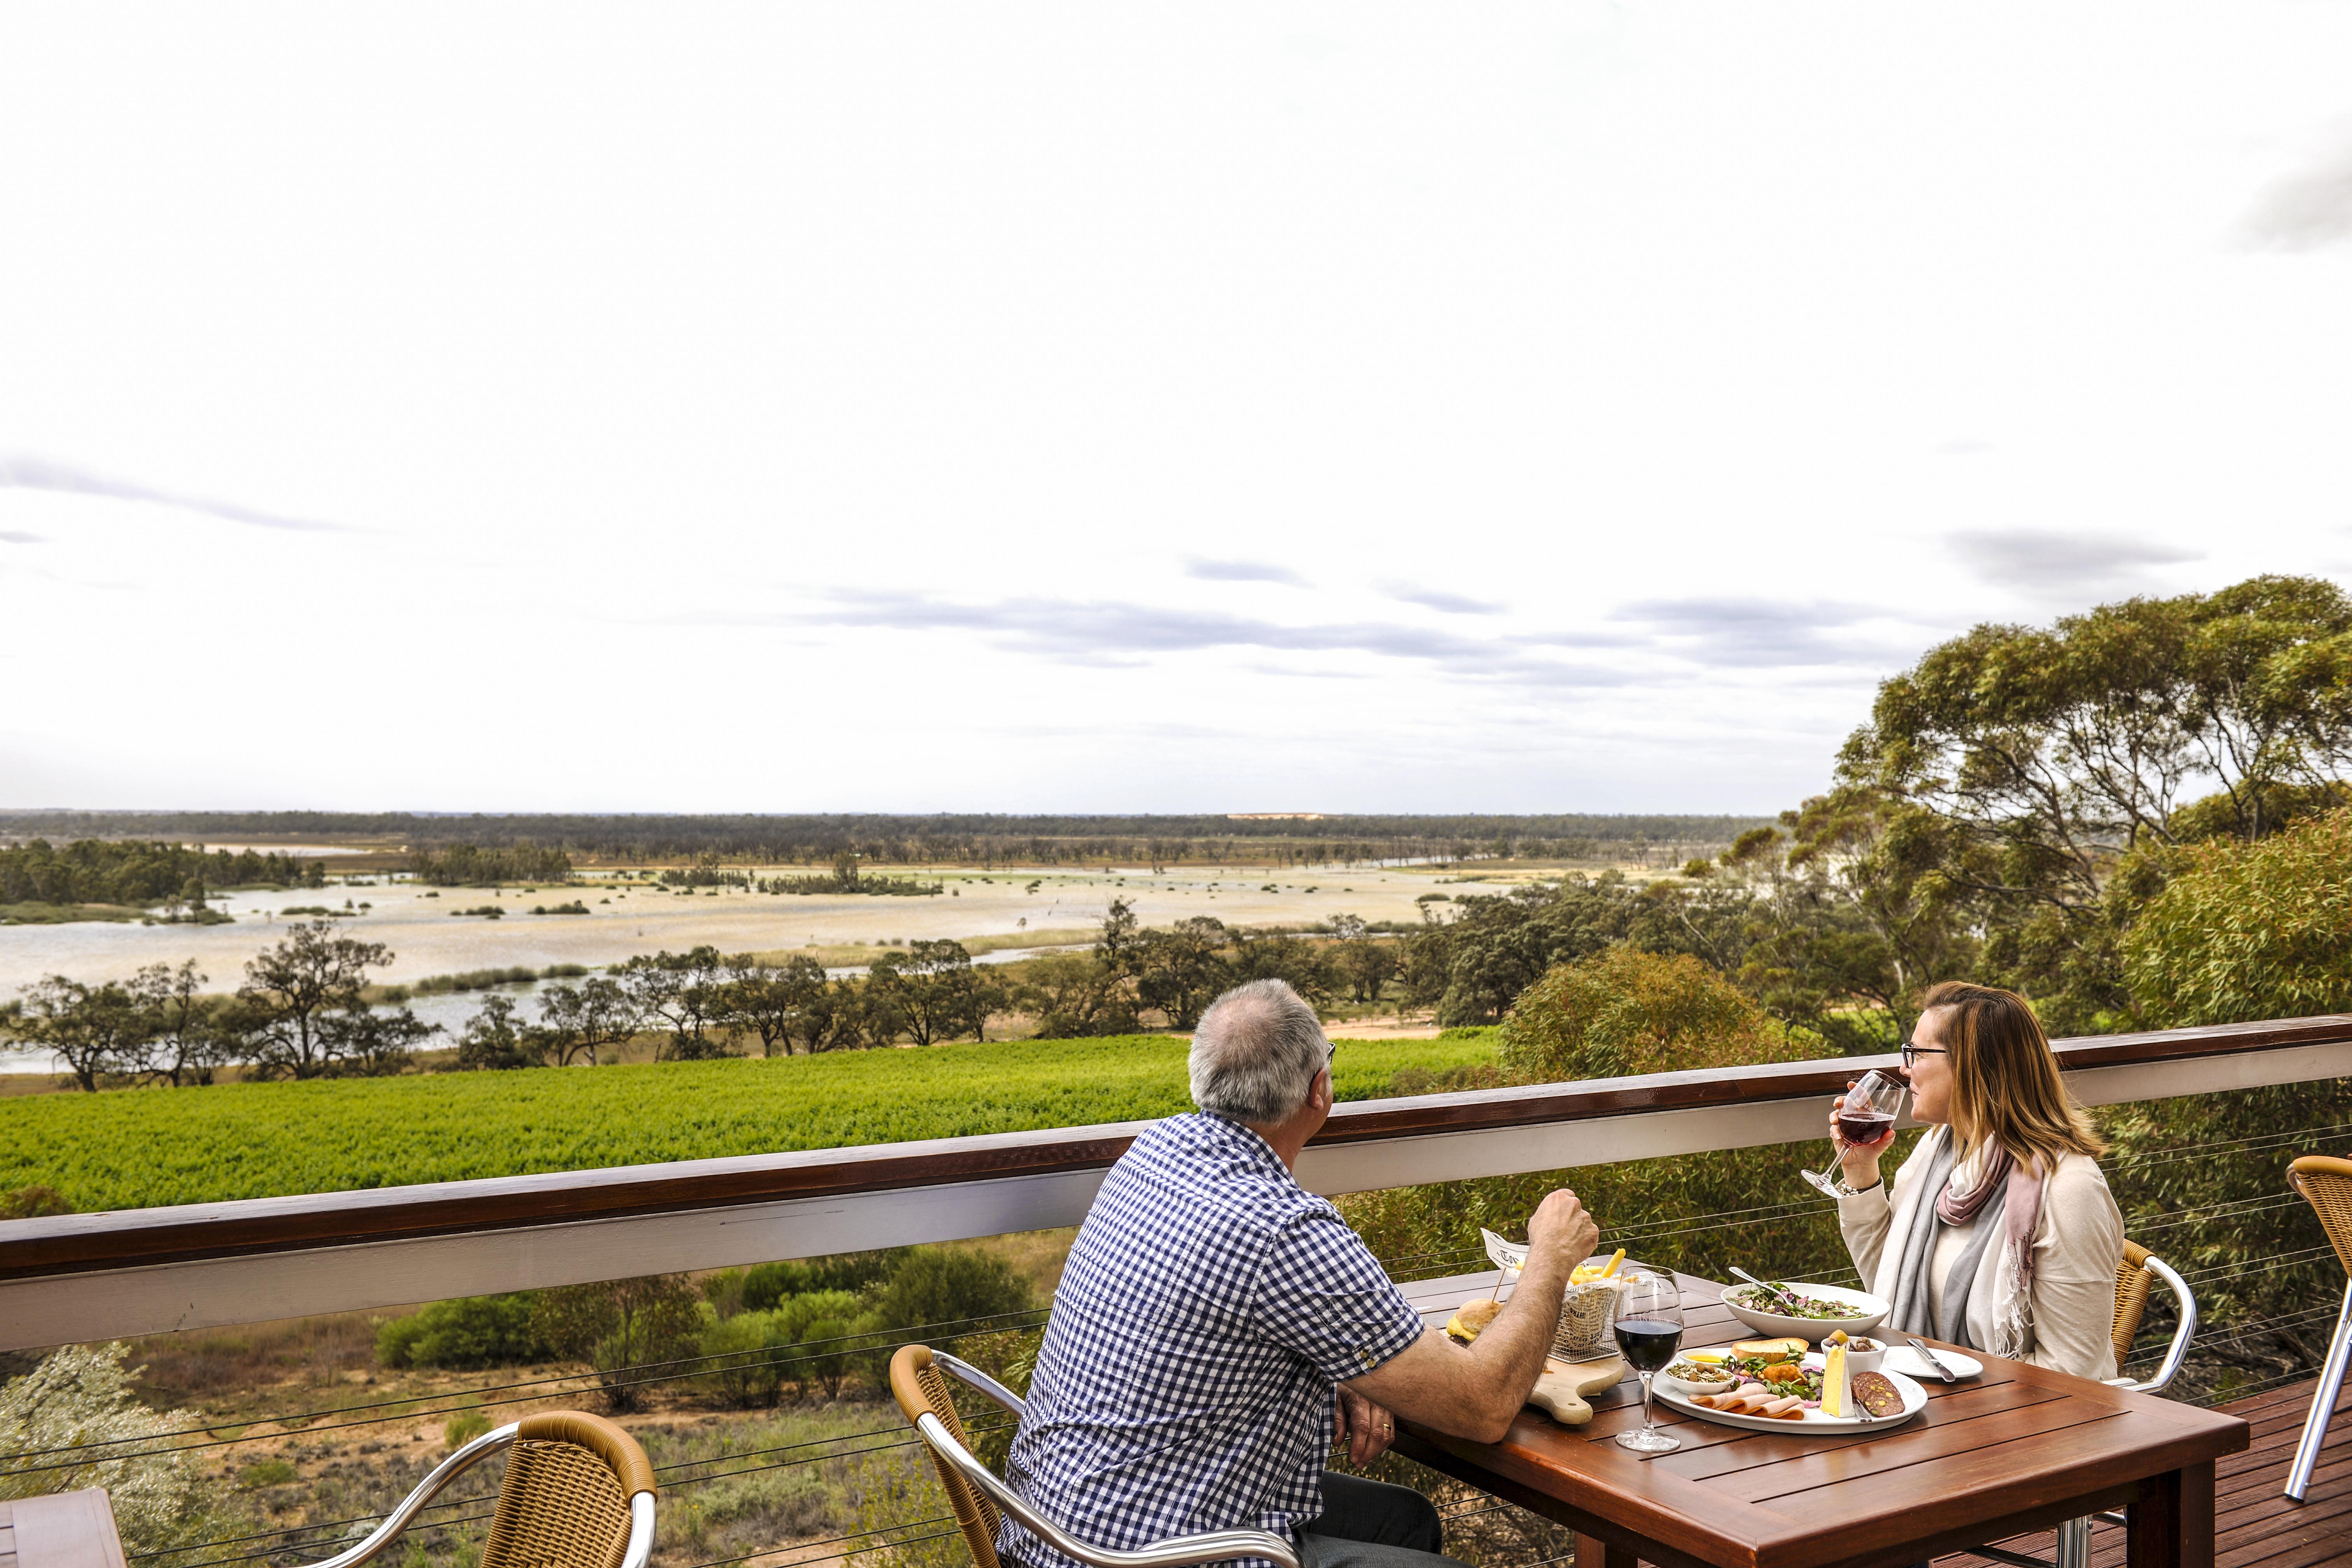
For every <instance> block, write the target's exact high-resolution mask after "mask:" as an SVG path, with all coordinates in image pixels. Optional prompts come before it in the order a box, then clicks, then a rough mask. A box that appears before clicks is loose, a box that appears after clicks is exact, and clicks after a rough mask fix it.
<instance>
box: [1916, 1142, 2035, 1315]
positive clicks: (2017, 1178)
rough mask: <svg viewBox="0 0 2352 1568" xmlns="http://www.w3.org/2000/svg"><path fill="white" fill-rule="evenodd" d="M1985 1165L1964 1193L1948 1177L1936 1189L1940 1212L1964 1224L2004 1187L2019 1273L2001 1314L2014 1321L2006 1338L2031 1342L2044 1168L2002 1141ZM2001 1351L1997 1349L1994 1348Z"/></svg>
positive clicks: (2004, 1213)
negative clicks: (2035, 1252) (2020, 1158)
mask: <svg viewBox="0 0 2352 1568" xmlns="http://www.w3.org/2000/svg"><path fill="white" fill-rule="evenodd" d="M1983 1165H1984V1169H1983V1170H1982V1171H1981V1172H1980V1173H1979V1174H1978V1177H1977V1179H1976V1181H1975V1182H1973V1183H1971V1184H1969V1190H1968V1192H1967V1194H1965V1195H1962V1194H1956V1193H1954V1192H1953V1191H1952V1186H1951V1184H1950V1183H1949V1182H1947V1183H1945V1184H1944V1190H1943V1191H1942V1192H1940V1193H1938V1194H1936V1213H1937V1215H1940V1216H1942V1218H1943V1221H1944V1223H1945V1224H1946V1225H1966V1224H1968V1223H1969V1221H1970V1220H1972V1219H1974V1218H1976V1217H1977V1213H1978V1211H1979V1210H1980V1209H1982V1208H1983V1207H1984V1206H1985V1205H1986V1203H1987V1202H1989V1201H1990V1199H1991V1197H1992V1194H1994V1193H1995V1192H2000V1191H2005V1192H2006V1193H2007V1194H2008V1197H2007V1200H2006V1201H2005V1202H2004V1203H2003V1204H2002V1205H2001V1220H2002V1222H2003V1223H2002V1226H2001V1228H2002V1233H2003V1235H2002V1246H2003V1247H2005V1248H2006V1249H2007V1251H2008V1253H2009V1258H2010V1266H2011V1268H2012V1269H2014V1270H2015V1272H2016V1275H2017V1292H2016V1294H2015V1295H2014V1296H2012V1297H2011V1298H2010V1299H2009V1300H2008V1301H2005V1302H2003V1303H2002V1304H2001V1306H2000V1308H1999V1309H1998V1310H1997V1315H2000V1316H2011V1317H2013V1318H2014V1319H2015V1320H2016V1321H2014V1322H2012V1323H2011V1324H2009V1325H2008V1327H2009V1329H2010V1335H2009V1336H2008V1337H2010V1338H2011V1339H2013V1340H2014V1342H2018V1343H2022V1344H2031V1343H2032V1332H2033V1329H2032V1324H2033V1307H2032V1301H2033V1227H2034V1226H2036V1225H2038V1224H2040V1223H2041V1220H2042V1172H2041V1169H2040V1166H2039V1163H2038V1162H2037V1163H2036V1164H2034V1165H2021V1164H2020V1163H2018V1162H2017V1159H2016V1157H2015V1156H2014V1155H2012V1154H2011V1153H2010V1152H2009V1150H2008V1149H2007V1147H2005V1146H2004V1145H2002V1144H2000V1143H1998V1142H1996V1143H1990V1144H1988V1145H1986V1148H1985V1152H1984V1157H1983ZM1996 1353H1998V1352H1996Z"/></svg>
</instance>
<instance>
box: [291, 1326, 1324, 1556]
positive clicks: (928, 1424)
mask: <svg viewBox="0 0 2352 1568" xmlns="http://www.w3.org/2000/svg"><path fill="white" fill-rule="evenodd" d="M943 1373H952V1374H953V1375H954V1376H955V1377H957V1378H958V1379H960V1380H961V1381H962V1382H963V1383H966V1384H970V1385H971V1387H973V1388H976V1389H978V1390H979V1391H980V1392H981V1393H982V1394H986V1395H988V1397H989V1398H991V1399H992V1400H994V1401H996V1403H997V1404H999V1405H1003V1407H1004V1408H1005V1409H1007V1410H1009V1411H1011V1412H1012V1413H1013V1415H1016V1416H1017V1415H1021V1414H1022V1412H1023V1405H1022V1401H1021V1396H1020V1395H1019V1394H1014V1393H1013V1391H1012V1390H1011V1389H1009V1388H1007V1387H1005V1386H1004V1385H1003V1384H1001V1383H999V1382H997V1381H996V1380H995V1379H994V1378H992V1377H991V1376H989V1375H988V1374H987V1373H984V1372H982V1371H981V1370H980V1369H979V1368H978V1367H975V1366H972V1365H971V1364H969V1363H965V1362H961V1361H958V1360H957V1359H956V1358H955V1357H953V1356H951V1355H942V1354H940V1353H939V1352H935V1351H933V1350H932V1349H931V1348H930V1346H929V1345H901V1346H899V1347H898V1354H896V1355H894V1356H892V1357H891V1358H890V1392H891V1394H894V1395H896V1396H897V1398H898V1408H899V1409H900V1410H902V1411H904V1412H906V1415H907V1419H908V1421H910V1422H912V1423H913V1424H914V1427H915V1430H916V1431H918V1432H919V1433H921V1434H922V1436H923V1441H924V1442H925V1443H927V1444H929V1446H930V1450H931V1463H932V1464H933V1465H935V1466H937V1467H938V1468H939V1472H940V1485H941V1486H943V1487H945V1488H946V1489H947V1493H948V1501H949V1503H950V1506H952V1507H953V1508H954V1510H955V1517H956V1523H957V1524H958V1525H960V1526H961V1528H962V1530H963V1538H964V1541H965V1542H966V1543H967V1544H968V1545H970V1546H971V1560H972V1563H973V1564H974V1568H1003V1564H1001V1563H999V1562H998V1561H997V1556H996V1526H997V1522H998V1521H999V1519H1000V1518H1001V1517H1002V1516H1003V1514H1008V1513H1009V1514H1011V1515H1012V1516H1013V1518H1014V1519H1016V1520H1018V1521H1020V1522H1021V1523H1022V1524H1023V1525H1024V1526H1026V1527H1027V1529H1028V1530H1029V1531H1030V1533H1031V1534H1033V1535H1034V1536H1036V1537H1037V1538H1038V1539H1039V1540H1041V1541H1043V1542H1045V1543H1046V1544H1047V1545H1048V1546H1051V1547H1053V1548H1054V1550H1055V1551H1056V1552H1061V1553H1062V1554H1063V1555H1065V1556H1067V1557H1073V1558H1076V1560H1077V1561H1079V1562H1081V1563H1088V1564H1090V1565H1091V1568H1187V1565H1188V1564H1192V1563H1217V1562H1223V1561H1225V1560H1227V1559H1230V1558H1235V1557H1262V1558H1265V1559H1268V1560H1270V1561H1272V1562H1274V1563H1279V1564H1281V1568H1298V1552H1297V1548H1296V1547H1294V1546H1293V1545H1292V1544H1291V1543H1290V1542H1287V1541H1286V1540H1284V1539H1283V1538H1282V1537H1281V1536H1279V1535H1273V1534H1269V1533H1268V1532H1267V1531H1263V1530H1219V1531H1211V1532H1209V1533H1207V1534H1205V1535H1184V1536H1179V1537H1177V1538H1176V1539H1174V1540H1171V1541H1160V1542H1153V1543H1152V1544H1151V1545H1150V1546H1147V1547H1145V1548H1143V1550H1141V1551H1140V1552H1114V1551H1111V1550H1110V1549H1108V1547H1101V1546H1092V1545H1089V1544H1087V1542H1083V1541H1080V1540H1078V1539H1077V1538H1076V1536H1074V1535H1072V1534H1070V1533H1069V1531H1066V1530H1064V1529H1062V1528H1061V1527H1060V1526H1059V1525H1056V1524H1055V1522H1054V1521H1052V1520H1049V1519H1047V1518H1046V1517H1045V1515H1043V1514H1041V1513H1039V1512H1038V1511H1037V1510H1035V1509H1034V1508H1031V1507H1030V1506H1029V1505H1028V1504H1027V1503H1026V1502H1024V1501H1023V1500H1021V1498H1020V1496H1019V1494H1017V1493H1016V1492H1014V1491H1013V1489H1012V1488H1010V1487H1008V1486H1006V1485H1005V1484H1004V1483H1003V1481H1001V1480H999V1479H997V1478H996V1473H995V1472H994V1471H992V1470H991V1469H990V1468H988V1467H987V1466H986V1465H983V1464H982V1463H981V1462H980V1460H979V1458H976V1457H975V1456H974V1455H973V1454H972V1452H971V1448H970V1447H968V1446H967V1441H966V1437H965V1434H964V1426H963V1422H962V1420H961V1418H959V1417H958V1416H957V1415H956V1407H955V1401H954V1399H953V1398H952V1397H950V1394H949V1393H948V1382H947V1377H946V1376H945V1375H942V1374H943ZM322 1568H323V1565H322ZM482 1568H496V1565H494V1564H491V1563H484V1564H483V1565H482Z"/></svg>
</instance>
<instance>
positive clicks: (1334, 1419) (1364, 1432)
mask: <svg viewBox="0 0 2352 1568" xmlns="http://www.w3.org/2000/svg"><path fill="white" fill-rule="evenodd" d="M1331 1441H1333V1442H1334V1443H1345V1444H1347V1445H1348V1462H1349V1464H1351V1465H1354V1466H1356V1467H1358V1468H1362V1467H1363V1466H1365V1465H1369V1464H1370V1463H1371V1462H1372V1461H1373V1460H1374V1459H1377V1458H1380V1457H1381V1455H1382V1454H1385V1453H1387V1452H1388V1451H1389V1445H1390V1444H1391V1443H1392V1442H1394V1441H1396V1417H1395V1416H1393V1415H1390V1414H1389V1413H1388V1412H1387V1411H1385V1410H1383V1409H1381V1407H1380V1406H1379V1405H1375V1404H1373V1403H1372V1402H1371V1401H1370V1400H1369V1399H1367V1398H1365V1397H1364V1396H1363V1395H1362V1394H1358V1393H1357V1392H1356V1391H1355V1390H1354V1389H1352V1388H1342V1389H1340V1390H1339V1405H1338V1407H1337V1408H1336V1409H1334V1410H1333V1411H1332V1412H1331Z"/></svg>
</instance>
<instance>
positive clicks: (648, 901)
mask: <svg viewBox="0 0 2352 1568" xmlns="http://www.w3.org/2000/svg"><path fill="white" fill-rule="evenodd" d="M793 874H795V875H797V874H802V871H801V868H793ZM916 874H917V875H919V876H922V877H923V878H924V879H926V880H944V881H945V882H946V884H947V886H948V888H949V889H950V890H949V892H948V893H947V894H945V895H942V896H940V897H937V898H872V897H863V896H822V897H797V896H783V897H779V896H776V895H773V894H761V893H746V892H743V891H741V890H740V889H731V888H730V889H719V890H718V891H717V892H716V894H715V895H713V894H711V893H709V892H698V893H695V894H692V895H687V894H681V893H659V892H654V891H651V890H649V889H646V888H644V887H642V886H637V887H623V886H619V885H617V884H616V882H615V880H614V879H615V877H616V876H618V875H625V874H616V873H596V874H593V875H592V876H591V877H590V878H589V879H585V880H583V881H581V882H575V883H571V884H567V885H564V886H562V887H558V886H556V885H554V884H548V885H546V886H543V887H541V888H540V889H537V890H536V891H526V890H524V889H514V888H509V889H498V890H491V889H472V888H444V889H425V888H420V887H417V886H415V885H413V884H408V883H400V882H394V883H385V882H377V883H375V884H374V885H373V886H368V885H365V884H364V882H363V881H362V883H360V884H354V885H348V886H347V885H344V884H341V883H340V882H338V883H335V884H332V885H331V886H329V887H327V888H325V889H292V890H289V891H287V892H283V893H232V894H228V895H226V896H225V897H224V898H223V899H222V900H221V904H222V907H224V908H225V909H226V910H227V912H228V913H229V914H231V915H232V916H234V917H235V921H234V923H232V924H228V925H215V926H186V925H154V926H142V925H140V924H137V923H135V922H133V923H130V924H110V923H103V922H96V921H92V922H87V923H82V924H75V925H62V926H6V927H0V996H7V995H11V994H14V993H15V992H16V989H17V988H18V987H20V986H23V985H26V984H31V983H32V982H33V981H35V980H37V979H38V978H39V977H40V976H42V975H44V974H50V973H61V974H68V975H71V976H72V977H73V978H75V979H77V980H80V981H84V982H86V983H93V984H94V983H98V982H101V981H107V980H118V979H123V978H127V977H128V976H129V975H130V974H131V973H133V972H134V971H136V970H137V969H139V968H140V967H141V966H142V965H143V964H150V963H173V964H176V963H180V962H181V961H182V960H184V959H189V958H193V959H194V960H195V961H196V964H197V967H198V968H199V969H201V970H203V971H204V972H205V973H206V974H207V975H209V976H210V977H211V980H212V985H213V987H214V988H215V989H217V990H226V989H229V988H230V987H231V986H233V985H234V984H236V981H237V979H238V978H239V976H240V975H241V973H242V972H243V969H244V965H245V962H246V960H247V959H248V958H251V957H252V956H253V955H254V954H255V953H256V952H258V951H260V950H261V949H263V948H265V947H268V945H270V944H271V943H273V942H276V941H277V940H278V937H279V936H280V935H281V934H282V931H283V928H284V926H285V924H286V923H287V921H289V920H299V919H300V918H302V917H299V916H288V915H286V914H285V913H284V911H285V910H288V909H289V908H292V907H298V906H306V905H319V904H325V905H329V906H332V907H335V908H338V909H340V908H341V906H342V904H343V902H344V900H347V899H348V900H352V902H353V903H354V904H357V903H367V904H370V905H372V906H373V908H371V909H369V910H366V911H364V912H362V913H360V914H357V915H355V916H353V917H352V918H350V919H348V920H345V921H341V925H342V927H343V929H344V930H346V931H349V932H350V934H352V935H353V936H358V937H362V938H365V939H366V940H368V941H371V942H383V943H384V944H385V945H386V946H388V947H390V948H391V949H392V950H393V954H394V957H393V961H392V963H390V964H389V965H388V966H387V967H386V968H384V969H383V970H382V971H379V972H377V973H376V974H375V975H374V976H373V978H375V979H377V980H380V981H386V982H398V981H414V980H417V979H420V978H422V977H424V976H425V975H428V974H449V973H458V972H460V971H464V970H468V969H486V968H490V967H493V966H506V965H518V964H530V965H531V966H533V967H535V968H544V967H545V966H547V965H548V964H551V963H584V964H591V965H595V964H605V963H615V962H617V961H619V960H621V959H625V958H627V957H629V956H631V955H632V954H634V953H640V952H655V951H656V950H660V949H668V950H669V951H671V952H682V951H684V950H686V949H688V948H691V947H695V946H698V945H699V944H702V943H706V942H707V943H709V944H711V945H712V946H715V947H718V948H719V949H720V950H721V951H722V952H771V953H772V952H781V951H789V950H798V949H803V948H809V947H818V948H826V949H839V948H843V947H849V946H853V945H855V944H858V943H864V944H866V945H867V946H878V945H882V944H885V943H887V942H891V941H892V940H893V939H897V940H898V941H901V942H904V941H913V940H919V939H938V938H942V937H951V938H955V939H958V940H968V939H971V938H975V937H988V938H994V939H998V940H997V943H996V944H995V945H1003V944H1005V943H1006V942H1007V941H1008V940H1009V941H1010V942H1012V943H1013V944H1018V942H1019V940H1020V938H1021V937H1022V936H1023V935H1024V933H1025V932H1028V931H1040V932H1043V931H1064V932H1066V931H1077V930H1084V929H1087V928H1090V927H1092V926H1094V925H1096V924H1097V923H1098V922H1099V921H1101V920H1102V918H1103V914H1104V911H1105V910H1107V909H1108V906H1109V904H1110V901H1111V900H1112V899H1114V898H1126V899H1128V900H1131V901H1132V902H1133V903H1134V905H1135V909H1136V912H1137V914H1138V915H1139V916H1140V917H1141V919H1142V921H1143V922H1144V923H1145V924H1146V925H1149V926H1166V925H1169V924H1171V923H1172V922H1174V921H1179V920H1182V919H1184V918H1185V917H1187V916H1190V915H1196V914H1204V915H1214V916H1216V917H1217V918H1218V919H1219V920H1222V921H1225V922H1226V923H1228V924H1231V925H1290V924H1307V923H1312V922H1315V921H1325V920H1328V919H1330V918H1331V917H1332V916H1334V915H1338V914H1341V913H1351V914H1356V915H1360V916H1362V917H1363V918H1364V919H1366V920H1368V921H1415V920H1418V919H1419V917H1420V911H1419V907H1418V906H1417V905H1416V904H1415V903H1414V901H1413V900H1415V899H1416V898H1418V897H1419V896H1420V895H1422V894H1424V893H1431V892H1440V893H1445V894H1450V895H1459V894H1465V893H1482V892H1495V891H1497V890H1499V888H1500V886H1501V884H1499V883H1486V882H1475V881H1469V882H1455V881H1454V880H1453V879H1452V878H1451V877H1450V876H1446V874H1445V873H1443V872H1440V871H1438V870H1434V869H1420V868H1402V867H1391V868H1384V869H1370V868H1355V869H1349V868H1331V867H1318V868H1304V869H1302V868H1285V869H1279V870H1270V869H1267V868H1263V867H1261V868H1239V867H1224V868H1217V869H1214V870H1208V869H1203V870H1183V871H1177V872H1174V873H1171V874H1167V875H1162V876H1158V877H1154V876H1150V875H1149V874H1148V873H1145V872H1141V871H1137V870H1129V871H1127V872H1125V873H1121V872H1118V871H1087V872H1071V871H1061V872H1054V871H1035V872H1029V871H1017V870H1015V871H1004V870H999V871H994V872H988V873H983V872H979V871H970V870H961V869H950V870H945V871H940V872H930V873H920V872H919V873H916ZM1442 876H1444V877H1445V879H1444V882H1443V884H1442V885H1441V882H1440V878H1441V877H1442ZM1033 884H1034V891H1033V890H1032V886H1033ZM1269 887H1271V888H1272V889H1273V890H1271V891H1268V890H1266V889H1268V888H1269ZM436 891H437V892H438V894H439V896H438V897H437V898H436V897H434V896H433V894H434V893H435V892H436ZM574 899H577V900H581V901H583V902H584V903H585V904H587V906H588V908H589V910H590V911H591V912H590V913H589V914H587V915H584V916H582V915H531V914H529V913H526V912H525V911H527V910H530V908H531V906H532V905H534V904H550V905H551V904H559V903H565V902H569V901H571V900H574ZM485 904H496V905H498V906H499V907H500V908H502V909H504V910H506V911H507V913H506V914H505V916H504V917H503V918H501V919H499V920H485V919H482V918H479V917H473V918H460V917H458V916H457V915H455V914H453V913H452V912H451V911H452V910H461V909H470V908H475V907H478V906H481V905H485ZM825 956H826V958H827V960H828V961H830V962H838V961H839V959H840V958H841V956H842V955H841V954H839V953H838V952H828V953H827V954H826V955H825Z"/></svg>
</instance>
